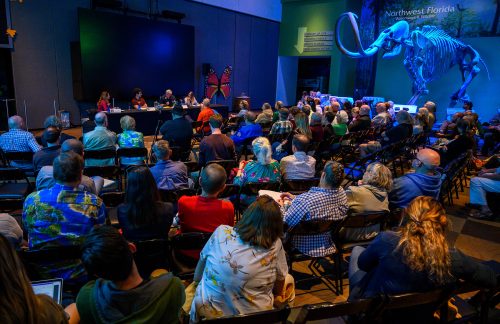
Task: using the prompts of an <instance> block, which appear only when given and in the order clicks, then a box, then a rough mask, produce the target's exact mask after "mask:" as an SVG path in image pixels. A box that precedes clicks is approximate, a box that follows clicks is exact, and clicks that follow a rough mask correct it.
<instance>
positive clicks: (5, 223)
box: [0, 213, 23, 247]
mask: <svg viewBox="0 0 500 324" xmlns="http://www.w3.org/2000/svg"><path fill="white" fill-rule="evenodd" d="M0 235H3V236H4V237H5V238H6V239H7V240H8V241H9V242H10V244H12V246H13V247H18V246H19V245H20V244H21V243H22V241H23V230H22V229H21V227H20V226H19V223H18V222H17V221H16V219H15V218H14V217H12V216H10V215H9V214H7V213H0Z"/></svg>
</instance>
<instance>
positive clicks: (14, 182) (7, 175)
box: [0, 167, 33, 212]
mask: <svg viewBox="0 0 500 324" xmlns="http://www.w3.org/2000/svg"><path fill="white" fill-rule="evenodd" d="M32 191H33V186H32V184H31V182H30V181H29V179H28V177H27V176H26V174H25V173H24V172H23V171H22V170H21V169H18V168H10V167H8V168H0V212H12V211H16V210H21V209H23V203H24V198H26V196H28V195H29V194H30V193H31V192H32Z"/></svg>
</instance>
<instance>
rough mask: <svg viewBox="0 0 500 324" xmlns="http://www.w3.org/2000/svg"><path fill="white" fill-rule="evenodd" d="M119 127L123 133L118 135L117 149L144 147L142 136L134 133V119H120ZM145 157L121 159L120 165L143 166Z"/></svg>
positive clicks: (127, 117)
mask: <svg viewBox="0 0 500 324" xmlns="http://www.w3.org/2000/svg"><path fill="white" fill-rule="evenodd" d="M120 126H121V128H122V130H123V133H121V134H118V138H117V143H118V147H119V148H138V147H144V135H142V133H140V132H136V131H135V119H134V118H132V117H130V116H129V115H125V116H123V117H122V118H120ZM145 159H146V157H145V156H143V157H122V158H120V164H122V165H137V164H144V160H145Z"/></svg>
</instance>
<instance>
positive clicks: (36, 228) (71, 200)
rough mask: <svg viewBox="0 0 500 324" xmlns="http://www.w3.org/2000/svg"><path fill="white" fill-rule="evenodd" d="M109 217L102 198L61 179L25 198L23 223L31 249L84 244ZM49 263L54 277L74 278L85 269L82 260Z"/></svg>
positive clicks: (49, 272)
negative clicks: (48, 187)
mask: <svg viewBox="0 0 500 324" xmlns="http://www.w3.org/2000/svg"><path fill="white" fill-rule="evenodd" d="M105 220H106V208H105V206H104V204H103V202H102V200H101V198H99V197H97V196H95V195H93V194H91V193H89V192H85V191H80V190H76V189H74V188H73V187H68V186H63V185H61V184H58V183H56V184H55V185H54V186H53V187H52V188H50V189H43V190H40V191H36V192H33V193H31V194H30V195H29V196H28V197H26V200H25V201H24V207H23V225H24V229H25V230H26V231H27V232H28V243H29V248H30V249H41V248H46V247H57V246H72V245H80V244H82V243H83V241H84V240H85V236H86V235H87V234H88V233H89V232H90V230H91V229H92V227H93V226H94V225H98V224H104V222H105ZM45 266H47V272H48V275H50V276H53V277H52V278H57V277H58V276H60V277H62V278H63V279H74V278H75V277H79V276H81V275H82V274H83V273H84V272H83V268H82V267H81V264H80V262H79V261H78V260H76V261H75V260H72V261H71V262H61V263H58V264H57V266H55V265H54V264H51V265H48V264H46V265H45Z"/></svg>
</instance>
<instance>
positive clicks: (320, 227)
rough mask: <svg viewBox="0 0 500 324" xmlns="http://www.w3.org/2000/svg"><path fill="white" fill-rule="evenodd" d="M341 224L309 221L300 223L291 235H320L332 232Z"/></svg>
mask: <svg viewBox="0 0 500 324" xmlns="http://www.w3.org/2000/svg"><path fill="white" fill-rule="evenodd" d="M340 222H341V221H340V220H308V221H304V222H300V223H299V224H298V225H297V226H295V227H294V228H293V229H292V230H291V231H290V235H291V236H293V235H318V234H322V233H328V232H332V231H333V230H335V228H336V227H337V226H338V224H339V223H340Z"/></svg>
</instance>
